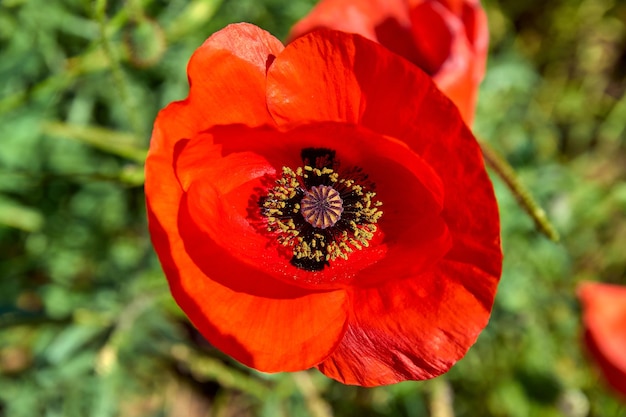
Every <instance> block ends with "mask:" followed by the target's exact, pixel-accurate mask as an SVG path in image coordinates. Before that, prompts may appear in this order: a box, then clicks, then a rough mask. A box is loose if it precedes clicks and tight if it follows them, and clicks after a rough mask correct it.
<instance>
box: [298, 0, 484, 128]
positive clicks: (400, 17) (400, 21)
mask: <svg viewBox="0 0 626 417" xmlns="http://www.w3.org/2000/svg"><path fill="white" fill-rule="evenodd" d="M321 27H326V28H332V29H337V30H341V31H345V32H352V33H358V34H360V35H363V36H365V37H366V38H368V39H371V40H374V41H377V42H379V43H381V44H382V45H384V46H385V47H387V48H389V49H390V50H391V51H393V52H395V53H397V54H399V55H402V56H403V57H405V58H406V59H408V60H409V61H411V62H413V63H414V64H416V65H417V66H419V67H420V68H421V69H422V70H424V71H425V72H426V73H428V74H429V75H430V76H431V77H433V80H434V81H435V83H436V84H437V86H438V87H439V88H440V89H441V90H442V91H443V92H444V93H445V94H446V95H447V96H448V97H449V98H450V99H451V100H452V101H453V102H454V103H455V104H456V105H457V107H458V108H459V110H460V111H461V114H462V115H463V118H464V120H465V121H466V122H467V123H468V124H471V123H472V121H473V119H474V109H475V106H476V99H477V94H478V86H479V84H480V82H481V80H482V78H483V75H484V72H485V62H486V59H487V48H488V42H489V32H488V27H487V19H486V15H485V12H484V11H483V9H482V7H481V5H480V1H478V0H321V1H320V2H319V3H318V4H317V5H316V6H315V7H314V8H313V10H311V12H310V13H309V14H308V15H307V16H305V17H304V18H303V19H302V20H300V21H299V22H298V23H296V24H295V25H294V27H293V28H292V30H291V33H290V38H291V39H294V38H297V37H298V36H301V35H302V34H304V33H307V32H310V31H311V30H314V29H316V28H321Z"/></svg>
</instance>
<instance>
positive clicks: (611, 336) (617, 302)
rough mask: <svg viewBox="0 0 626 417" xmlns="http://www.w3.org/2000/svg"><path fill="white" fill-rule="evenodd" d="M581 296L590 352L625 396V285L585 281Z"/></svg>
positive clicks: (609, 381) (610, 382)
mask: <svg viewBox="0 0 626 417" xmlns="http://www.w3.org/2000/svg"><path fill="white" fill-rule="evenodd" d="M578 297H579V298H580V301H581V303H582V307H583V324H584V327H585V342H586V344H587V348H588V349H589V353H591V355H592V357H593V359H594V360H595V361H596V363H597V364H598V365H599V367H600V369H601V370H602V374H603V376H604V378H605V379H606V381H607V382H608V383H609V384H610V385H611V386H612V387H613V388H615V389H616V390H617V391H618V392H620V393H621V394H622V395H624V396H626V287H624V286H619V285H612V284H603V283H595V282H584V283H582V284H581V285H580V286H579V287H578Z"/></svg>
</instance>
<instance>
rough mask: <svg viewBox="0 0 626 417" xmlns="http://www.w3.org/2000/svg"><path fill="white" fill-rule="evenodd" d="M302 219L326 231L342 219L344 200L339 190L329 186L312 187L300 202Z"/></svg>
mask: <svg viewBox="0 0 626 417" xmlns="http://www.w3.org/2000/svg"><path fill="white" fill-rule="evenodd" d="M300 207H301V208H300V211H301V212H302V217H304V219H305V220H306V221H307V222H308V223H309V224H310V225H311V226H313V227H317V228H318V229H326V228H327V227H332V226H334V225H335V223H337V222H338V221H339V219H340V218H341V213H343V200H342V199H341V197H340V196H339V193H338V192H337V190H335V189H334V188H333V187H331V186H328V185H319V186H317V187H311V189H310V190H309V191H308V192H307V193H306V194H305V195H304V197H303V198H302V201H301V202H300Z"/></svg>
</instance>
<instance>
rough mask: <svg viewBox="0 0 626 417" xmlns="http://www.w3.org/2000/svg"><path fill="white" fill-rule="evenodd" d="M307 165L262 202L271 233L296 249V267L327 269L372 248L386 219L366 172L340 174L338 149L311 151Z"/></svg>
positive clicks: (288, 172) (287, 175)
mask: <svg viewBox="0 0 626 417" xmlns="http://www.w3.org/2000/svg"><path fill="white" fill-rule="evenodd" d="M301 156H302V160H303V165H304V166H302V167H298V168H296V169H295V170H294V169H291V168H289V167H283V169H282V174H281V175H280V177H279V178H278V179H277V180H276V182H275V185H274V186H273V187H272V188H270V189H269V190H268V192H267V195H266V196H264V197H262V198H261V199H260V201H259V205H260V207H261V214H262V215H263V216H264V217H265V218H266V219H267V230H268V231H269V232H272V233H273V234H274V235H275V236H276V239H277V241H278V242H279V243H280V244H281V245H283V246H285V247H287V248H289V249H291V252H292V258H291V263H292V264H293V265H294V266H296V267H298V268H300V269H304V270H306V271H321V270H322V269H324V267H326V266H329V265H330V262H332V261H335V260H336V259H337V258H342V259H348V256H349V255H350V253H352V252H354V251H355V250H361V249H363V248H364V247H367V246H369V241H370V240H371V239H372V238H373V236H374V233H375V232H376V230H377V227H376V223H377V222H378V220H379V219H380V217H381V216H382V214H383V213H382V211H380V210H379V207H380V206H381V205H382V203H381V202H379V201H376V199H375V196H376V193H375V192H374V191H372V189H373V188H374V184H372V183H371V182H370V181H368V179H367V175H365V174H363V172H362V170H361V169H360V168H352V169H348V170H341V171H340V172H341V175H340V174H339V172H337V170H338V168H339V162H338V161H337V160H336V159H335V151H333V150H330V149H324V148H307V149H303V150H302V153H301Z"/></svg>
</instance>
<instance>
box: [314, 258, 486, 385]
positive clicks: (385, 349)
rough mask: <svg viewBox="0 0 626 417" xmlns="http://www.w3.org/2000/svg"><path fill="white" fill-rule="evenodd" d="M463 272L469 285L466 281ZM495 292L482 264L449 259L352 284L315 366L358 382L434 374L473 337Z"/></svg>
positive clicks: (459, 354) (444, 368)
mask: <svg viewBox="0 0 626 417" xmlns="http://www.w3.org/2000/svg"><path fill="white" fill-rule="evenodd" d="M461 277H462V278H461ZM466 279H471V280H474V282H475V285H474V286H473V287H472V288H468V287H467V286H466V285H465V284H464V283H463V280H466ZM494 292H495V284H493V282H492V281H491V280H490V278H489V277H488V276H486V274H485V273H484V272H483V271H481V270H479V269H476V268H474V269H468V268H467V265H464V264H460V263H457V262H451V261H442V262H440V264H439V265H438V267H437V269H436V270H435V271H432V272H427V273H424V274H421V275H416V276H414V277H412V278H410V279H405V280H402V281H390V282H388V283H385V284H384V285H381V286H377V287H372V288H366V289H360V288H359V289H355V290H354V291H353V293H351V294H350V295H351V297H350V298H351V302H352V305H353V306H354V308H353V310H352V314H353V315H352V316H351V317H350V321H349V324H348V329H347V331H346V334H345V336H344V338H343V339H342V341H341V344H340V345H339V346H338V347H337V349H336V350H335V351H334V352H333V354H332V355H331V356H330V357H329V358H328V359H326V360H325V361H324V362H323V363H321V364H320V365H318V368H319V369H320V371H322V372H323V373H324V374H326V375H327V376H329V377H331V378H334V379H336V380H338V381H340V382H343V383H345V384H355V385H363V386H376V385H387V384H393V383H396V382H401V381H405V380H421V379H428V378H433V377H436V376H437V375H440V374H442V373H444V372H446V371H447V370H448V369H449V368H450V367H451V366H452V365H454V363H455V362H456V361H458V360H459V359H460V358H462V357H463V356H464V355H465V353H466V352H467V350H468V349H469V347H470V346H471V345H472V344H473V343H474V342H475V341H476V338H477V337H478V335H479V333H480V331H481V330H482V329H483V328H484V327H485V325H486V324H487V321H488V319H489V313H490V311H491V305H492V302H493V295H494Z"/></svg>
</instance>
